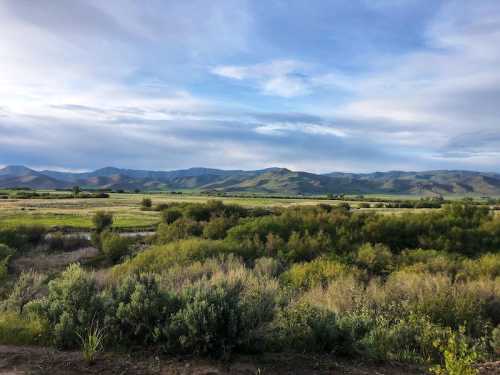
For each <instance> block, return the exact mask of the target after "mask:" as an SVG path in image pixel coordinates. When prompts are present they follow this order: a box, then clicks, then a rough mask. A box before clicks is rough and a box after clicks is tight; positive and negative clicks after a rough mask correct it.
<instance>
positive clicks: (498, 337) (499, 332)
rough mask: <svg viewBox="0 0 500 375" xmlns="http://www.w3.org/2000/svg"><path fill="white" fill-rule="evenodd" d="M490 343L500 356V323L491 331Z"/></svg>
mask: <svg viewBox="0 0 500 375" xmlns="http://www.w3.org/2000/svg"><path fill="white" fill-rule="evenodd" d="M490 344H491V347H492V349H493V352H494V353H495V354H496V355H497V356H500V325H497V327H496V328H495V329H494V330H493V331H492V332H491V342H490Z"/></svg>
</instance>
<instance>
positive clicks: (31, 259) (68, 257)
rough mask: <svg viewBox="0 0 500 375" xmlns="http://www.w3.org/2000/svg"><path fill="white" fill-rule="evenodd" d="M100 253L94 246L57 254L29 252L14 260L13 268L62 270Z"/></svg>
mask: <svg viewBox="0 0 500 375" xmlns="http://www.w3.org/2000/svg"><path fill="white" fill-rule="evenodd" d="M98 254H99V250H97V249H96V248H94V247H84V248H81V249H78V250H75V251H68V252H60V253H56V254H46V253H41V254H29V255H26V256H21V257H19V258H16V259H14V260H13V261H12V265H11V266H12V268H13V269H14V271H15V272H16V273H19V272H21V271H23V270H29V269H33V270H35V271H38V272H42V273H43V272H52V271H62V270H63V269H64V268H66V267H67V266H68V265H69V264H71V263H75V262H82V261H85V260H88V259H91V258H93V257H95V256H96V255H98Z"/></svg>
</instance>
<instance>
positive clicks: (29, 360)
mask: <svg viewBox="0 0 500 375" xmlns="http://www.w3.org/2000/svg"><path fill="white" fill-rule="evenodd" d="M424 373H425V372H424V371H423V370H422V369H418V368H416V367H408V366H402V365H397V364H394V365H384V366H378V365H367V364H360V363H353V362H350V363H347V362H336V361H335V360H333V359H332V358H328V357H326V356H325V357H311V356H307V357H305V356H300V355H289V356H283V355H279V356H275V355H273V356H259V357H237V358H233V359H232V360H231V361H226V362H222V361H211V360H207V359H194V358H186V357H183V358H180V357H156V356H141V355H138V356H137V357H131V356H127V355H119V354H101V355H100V356H99V357H98V358H97V360H96V361H95V363H94V364H92V365H88V364H87V363H86V362H85V361H84V360H83V359H82V355H81V353H79V352H61V351H57V350H53V349H47V348H36V347H16V346H0V374H2V375H4V374H12V375H20V374H50V375H60V374H61V375H62V374H68V375H73V374H99V375H107V374H162V375H163V374H165V375H167V374H169V375H170V374H172V375H174V374H175V375H181V374H196V375H216V374H220V375H223V374H236V375H251V374H254V375H256V374H259V375H260V374H263V375H264V374H304V375H306V374H307V375H310V374H351V375H371V374H373V375H382V374H384V375H385V374H387V375H395V374H407V375H414V374H415V375H416V374H424Z"/></svg>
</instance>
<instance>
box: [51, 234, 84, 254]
mask: <svg viewBox="0 0 500 375" xmlns="http://www.w3.org/2000/svg"><path fill="white" fill-rule="evenodd" d="M46 242H47V245H48V247H49V250H51V251H73V250H76V249H79V248H82V247H85V246H88V245H89V243H90V241H89V240H88V239H87V238H85V237H83V236H79V235H71V234H69V235H65V234H64V233H61V232H55V233H50V234H49V236H48V238H47V241H46Z"/></svg>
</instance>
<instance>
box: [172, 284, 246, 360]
mask: <svg viewBox="0 0 500 375" xmlns="http://www.w3.org/2000/svg"><path fill="white" fill-rule="evenodd" d="M241 288H242V287H241V285H240V284H239V283H237V284H233V285H230V284H228V283H219V284H215V285H212V286H211V287H210V288H207V287H204V286H203V285H202V284H199V285H195V286H192V287H190V288H187V289H186V290H185V291H184V292H183V293H182V294H181V299H182V304H183V307H182V308H181V309H180V310H179V311H178V312H177V313H176V314H174V315H173V317H172V323H171V325H170V326H169V327H168V328H167V331H166V335H167V337H169V340H168V342H169V347H170V349H171V350H172V349H173V350H175V351H181V352H186V353H196V354H200V355H213V356H224V355H226V354H230V353H231V352H232V351H233V350H234V348H235V347H237V346H238V340H239V339H240V337H242V336H244V335H245V333H246V332H245V330H244V329H245V327H244V325H243V321H242V311H241V307H240V305H239V294H240V292H241Z"/></svg>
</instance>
